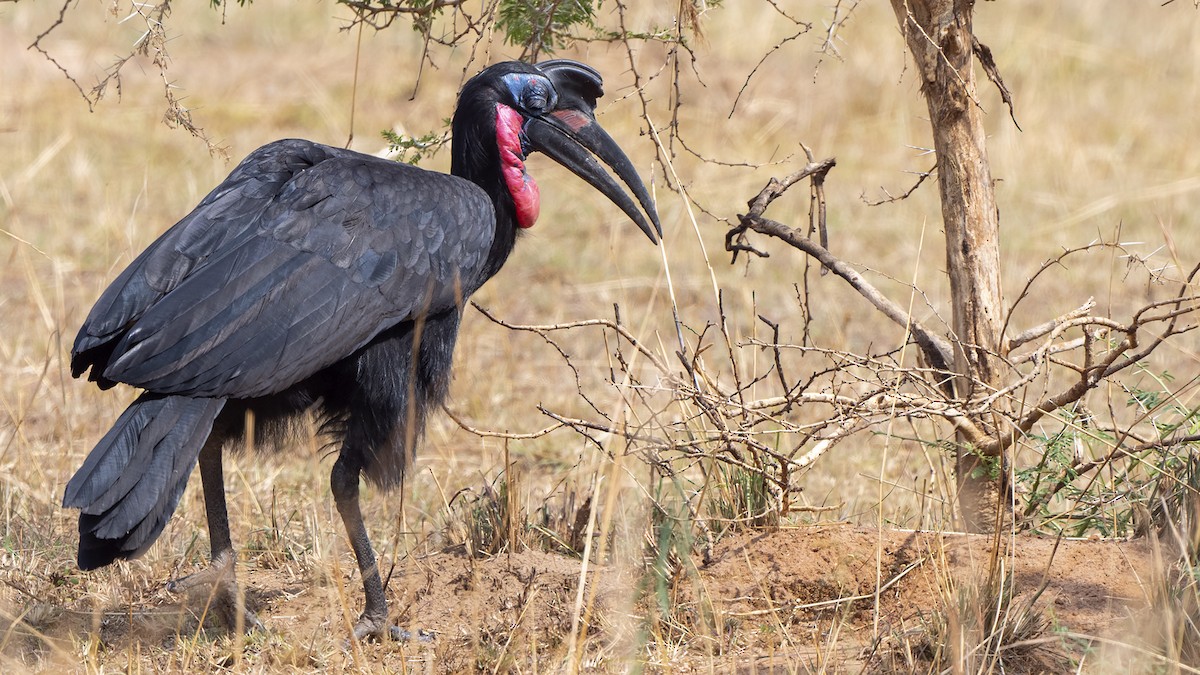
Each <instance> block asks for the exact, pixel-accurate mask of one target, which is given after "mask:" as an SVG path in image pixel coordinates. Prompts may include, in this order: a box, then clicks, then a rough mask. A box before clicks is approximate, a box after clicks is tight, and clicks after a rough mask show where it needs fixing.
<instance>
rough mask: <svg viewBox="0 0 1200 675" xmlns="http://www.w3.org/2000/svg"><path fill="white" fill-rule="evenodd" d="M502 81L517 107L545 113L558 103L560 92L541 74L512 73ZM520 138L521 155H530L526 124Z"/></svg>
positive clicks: (527, 110) (536, 112)
mask: <svg viewBox="0 0 1200 675" xmlns="http://www.w3.org/2000/svg"><path fill="white" fill-rule="evenodd" d="M502 81H503V82H504V86H506V87H508V93H509V94H511V95H512V98H513V101H515V102H516V104H517V107H518V108H520V109H521V110H522V111H524V112H529V113H534V114H538V113H543V112H546V111H547V110H553V109H554V106H555V105H556V104H557V103H558V93H557V92H555V91H554V86H553V85H551V84H550V80H548V79H546V78H545V77H542V76H541V75H533V74H530V73H511V74H509V75H505V76H504V77H503V78H502ZM518 138H519V139H520V141H521V155H522V156H523V157H528V156H529V152H530V148H529V139H528V138H526V137H525V129H524V125H522V129H521V133H520V135H519V136H518Z"/></svg>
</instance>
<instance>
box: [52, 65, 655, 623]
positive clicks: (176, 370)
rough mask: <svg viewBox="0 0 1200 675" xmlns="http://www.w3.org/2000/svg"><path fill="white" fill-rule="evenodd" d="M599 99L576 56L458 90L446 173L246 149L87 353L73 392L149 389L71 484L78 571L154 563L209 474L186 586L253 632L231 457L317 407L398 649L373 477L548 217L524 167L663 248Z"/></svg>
mask: <svg viewBox="0 0 1200 675" xmlns="http://www.w3.org/2000/svg"><path fill="white" fill-rule="evenodd" d="M602 94H603V90H602V81H601V78H600V75H599V74H598V73H597V72H596V71H595V70H593V69H592V68H590V67H588V66H586V65H584V64H581V63H577V62H573V61H567V60H553V61H546V62H543V63H540V64H538V65H536V66H534V65H528V64H524V63H518V62H509V63H501V64H497V65H494V66H491V67H489V68H487V69H486V70H484V71H483V72H481V73H480V74H478V75H476V76H475V77H473V78H471V79H470V80H469V81H468V82H467V83H466V85H464V87H463V90H462V92H461V95H460V97H459V101H458V107H457V109H456V111H455V113H454V119H453V123H452V133H453V139H452V142H451V147H452V150H451V153H452V160H451V162H452V163H451V174H452V175H445V174H440V173H433V172H430V171H426V170H423V169H419V168H416V167H412V166H408V165H405V164H400V163H397V162H393V161H389V160H384V159H380V158H376V157H372V156H370V155H364V154H359V153H357V152H351V151H349V150H344V149H340V148H334V147H329V146H325V145H319V144H317V143H312V142H308V141H301V140H285V141H278V142H276V143H271V144H269V145H266V146H263V147H261V148H259V149H258V150H255V151H254V152H253V153H251V154H250V156H249V157H247V158H246V159H245V160H244V161H243V162H242V163H241V164H240V165H238V167H237V168H236V169H234V171H233V173H231V174H230V175H229V177H228V178H226V179H225V181H224V182H222V183H221V184H220V185H218V186H217V188H216V189H215V190H213V191H212V192H211V193H210V194H209V195H208V196H207V197H205V198H204V200H203V201H202V202H200V205H199V206H197V207H196V208H195V210H193V211H192V212H191V213H190V214H188V215H187V216H186V217H185V218H184V219H183V220H181V221H179V222H178V223H177V224H175V226H174V227H172V228H171V229H169V230H167V232H166V233H165V234H163V235H162V236H161V237H160V238H159V239H158V240H157V241H155V242H154V243H153V244H151V245H150V247H149V248H148V249H146V251H145V252H143V253H142V254H141V255H140V256H138V257H137V259H136V260H134V261H133V263H132V264H131V265H129V267H128V268H127V269H125V270H124V271H123V272H122V273H121V274H120V276H118V277H117V279H116V280H115V281H114V282H113V283H112V285H111V286H109V287H108V289H107V290H106V291H105V292H104V294H103V295H102V296H101V297H100V299H99V300H98V301H97V303H96V306H95V307H93V308H92V311H91V313H90V314H89V315H88V318H87V320H86V322H85V323H84V324H83V327H82V328H81V329H80V331H79V335H78V337H77V338H76V340H75V345H74V348H73V350H72V358H71V370H72V373H73V374H74V375H75V376H76V377H78V376H80V375H82V374H83V373H84V372H85V371H88V370H89V369H90V371H91V373H90V376H89V377H90V379H91V380H93V381H95V382H96V383H97V384H98V385H99V386H100V387H101V388H105V389H106V388H108V387H111V386H113V385H114V384H115V383H117V382H123V383H125V384H129V385H132V386H134V387H138V388H140V389H143V390H145V391H144V393H143V394H142V395H141V396H140V397H139V398H138V399H137V400H135V401H134V402H133V404H131V405H130V406H129V408H128V409H126V410H125V412H124V413H123V414H122V415H121V416H120V417H119V418H118V419H117V421H116V423H115V424H114V425H113V427H112V429H111V430H110V431H109V432H108V433H107V434H106V435H105V436H104V437H103V438H102V439H101V440H100V442H99V443H97V445H96V447H95V449H93V450H92V452H91V454H90V455H88V457H87V459H86V460H85V461H84V463H83V466H82V467H80V469H79V471H78V472H77V473H76V474H75V476H74V477H73V478H72V479H71V481H70V483H69V484H68V485H67V488H66V494H65V496H64V498H63V505H64V506H66V507H74V508H78V509H80V510H81V513H80V516H79V566H80V567H81V568H83V569H93V568H97V567H101V566H103V565H107V564H109V563H111V562H113V561H114V560H117V559H120V558H134V557H137V556H138V555H140V554H142V553H143V552H145V551H146V549H147V548H149V546H150V545H151V544H153V543H154V541H155V539H157V538H158V536H159V534H160V533H161V532H162V530H163V527H164V526H165V525H166V522H167V520H168V519H169V518H170V517H171V514H172V513H173V512H174V510H175V507H176V505H177V504H178V502H179V499H180V496H181V495H182V494H183V491H184V487H185V486H186V484H187V481H188V476H189V475H190V474H191V472H192V468H193V467H194V466H195V465H196V464H197V461H198V463H199V465H200V479H201V481H202V483H203V488H204V502H205V508H206V510H207V515H208V528H209V537H210V543H211V547H212V564H211V565H210V566H209V567H208V568H207V569H206V570H204V571H202V572H198V573H196V574H193V575H191V576H190V577H184V578H183V579H181V580H178V581H176V582H173V584H174V585H175V587H176V588H183V587H188V586H195V585H197V584H203V585H205V586H208V585H211V587H212V588H213V595H214V597H215V600H216V605H215V606H216V607H217V608H218V609H219V611H220V612H221V613H223V614H224V615H225V618H226V620H227V622H228V623H229V624H230V625H231V626H233V625H237V624H239V623H240V624H243V625H246V626H257V625H259V624H258V622H257V619H256V618H255V617H254V615H253V614H252V613H250V612H248V611H246V610H245V609H244V608H243V607H242V605H241V603H239V602H237V595H236V593H237V587H236V584H235V582H234V574H233V568H234V559H235V555H234V552H233V544H232V541H231V539H230V533H229V519H228V514H227V512H226V507H225V493H224V481H223V477H222V466H221V455H222V451H223V450H224V448H225V447H226V446H227V445H232V444H235V443H237V442H239V441H241V440H243V439H244V437H245V436H246V435H247V433H248V430H247V429H246V426H247V425H246V421H245V420H246V419H247V417H248V415H247V413H248V412H250V413H253V416H252V418H253V419H254V420H255V423H254V430H255V431H254V435H255V437H256V439H257V440H256V445H257V444H258V443H260V442H261V439H262V438H263V437H264V436H266V437H271V436H273V435H277V432H281V431H282V430H283V429H285V427H287V426H288V421H289V420H292V419H294V418H295V416H296V415H297V414H299V413H302V412H304V411H307V410H310V409H312V410H314V411H315V412H316V413H317V414H318V415H319V417H320V418H321V419H323V420H324V422H325V425H324V427H323V428H324V429H325V430H326V431H327V432H328V433H331V434H334V438H333V441H334V442H335V444H337V447H338V449H339V452H338V456H337V460H336V461H335V462H334V465H333V470H332V472H331V476H330V485H331V488H332V492H333V497H334V500H335V501H336V503H337V507H338V511H339V513H340V514H341V516H342V520H343V522H344V523H345V526H346V530H347V533H348V535H349V539H350V543H351V545H352V547H353V549H354V554H355V556H356V557H357V559H358V567H359V570H360V571H361V573H362V578H363V589H364V592H365V594H366V601H365V606H364V610H363V613H362V616H361V618H360V619H359V621H358V623H357V625H356V626H355V627H354V637H355V638H359V639H361V638H365V637H384V636H388V635H391V636H393V637H398V636H399V635H400V631H399V629H397V628H395V627H394V626H389V622H388V620H387V619H388V617H387V600H386V599H385V597H384V589H383V584H382V582H381V580H380V576H379V572H378V569H377V566H376V563H375V555H374V552H373V550H372V548H371V543H370V540H369V539H368V537H367V531H366V528H365V526H364V523H363V518H362V513H361V512H360V510H359V498H358V494H359V479H360V476H365V477H366V478H367V479H369V480H371V481H372V482H374V483H376V484H378V485H380V486H383V487H392V486H396V485H398V484H399V483H401V481H402V480H403V479H404V473H405V469H406V467H407V466H408V463H409V460H410V457H411V455H412V452H413V449H414V446H415V444H416V443H417V441H418V440H419V438H420V436H421V434H422V429H423V423H424V419H425V415H426V414H427V413H428V412H429V410H430V409H431V408H434V407H436V406H437V405H439V404H440V403H441V401H442V399H443V397H444V396H445V395H446V390H447V387H448V384H449V379H450V362H451V355H452V352H453V351H454V342H455V338H456V336H457V334H458V326H459V321H460V319H461V318H462V309H463V303H464V300H465V299H466V298H467V297H468V296H470V295H471V294H472V293H473V292H475V291H476V290H477V289H478V288H479V287H480V286H482V285H483V283H484V282H485V281H487V280H488V279H489V278H491V277H492V276H493V275H494V274H495V273H496V272H497V271H498V270H499V269H500V267H501V265H503V264H504V261H505V259H506V258H508V255H509V253H510V252H511V251H512V248H513V244H514V243H515V241H516V238H517V232H518V228H525V227H529V226H531V225H533V222H534V220H535V219H536V218H537V215H538V206H539V193H538V188H537V185H536V184H535V183H534V181H533V179H532V178H530V176H529V174H528V173H526V171H525V162H524V160H525V157H526V155H528V154H529V153H530V152H533V151H541V152H543V153H545V154H547V155H549V156H550V157H552V158H553V159H555V160H557V161H558V162H559V163H561V164H563V165H564V166H566V167H567V168H569V169H570V170H571V171H573V172H574V173H575V174H577V175H579V176H580V177H582V178H583V179H584V180H586V181H587V182H588V183H590V184H591V185H593V186H595V187H596V188H597V189H599V190H600V191H601V192H603V193H604V194H605V195H607V196H608V197H609V199H611V200H612V201H613V202H614V203H615V204H616V205H617V206H619V207H620V208H621V210H622V211H624V212H625V213H626V214H627V215H628V216H629V218H630V219H632V220H633V222H634V223H636V224H637V225H638V227H640V228H641V229H642V231H643V232H645V233H646V235H647V236H648V237H649V238H650V239H651V241H654V242H657V241H658V238H659V236H660V235H661V228H660V226H659V223H658V216H657V214H656V212H655V210H654V206H653V205H652V204H651V201H650V197H649V195H648V194H647V192H646V188H645V187H644V185H643V184H642V182H641V179H640V178H639V177H638V175H637V172H636V171H635V169H634V168H633V165H632V164H631V163H630V161H629V159H628V158H627V157H626V156H625V154H624V153H623V152H622V151H621V149H620V148H619V147H618V146H617V144H616V143H615V142H614V141H613V140H612V138H611V137H610V136H609V135H608V134H607V133H606V132H605V131H604V130H603V129H602V128H601V127H600V126H599V125H598V124H597V122H596V120H595V117H594V110H595V106H596V100H597V99H598V98H599V97H600V96H601V95H602ZM593 155H594V156H593ZM597 157H598V158H599V159H600V160H603V161H604V162H605V163H606V164H607V165H608V166H609V167H610V168H611V169H612V170H613V171H614V172H615V173H616V174H617V176H619V177H620V178H621V179H622V180H623V181H624V183H625V184H626V185H627V186H628V187H629V188H630V190H631V191H632V192H633V195H634V196H635V197H636V199H637V203H640V205H641V209H642V210H643V211H644V213H643V211H639V209H638V205H637V204H635V202H634V200H633V199H632V198H631V197H630V196H629V195H628V194H626V192H625V191H624V190H623V189H622V188H621V187H620V186H619V185H618V183H617V182H616V181H615V180H614V179H613V178H612V177H611V175H610V174H609V173H608V172H607V171H606V170H605V169H604V168H603V167H602V166H601V165H600V163H599V162H597V161H596V158H597Z"/></svg>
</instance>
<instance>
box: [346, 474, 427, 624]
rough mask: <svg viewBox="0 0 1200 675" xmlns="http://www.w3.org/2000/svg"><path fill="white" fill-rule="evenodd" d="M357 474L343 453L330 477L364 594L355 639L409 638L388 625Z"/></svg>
mask: <svg viewBox="0 0 1200 675" xmlns="http://www.w3.org/2000/svg"><path fill="white" fill-rule="evenodd" d="M360 473H361V469H360V467H359V466H358V465H357V464H356V463H354V462H352V460H350V459H348V458H347V456H346V453H345V452H343V453H342V454H341V455H340V456H339V457H338V459H337V461H336V462H334V464H333V471H332V472H331V473H330V476H329V487H330V489H331V491H332V492H333V500H334V502H335V503H337V509H338V513H340V514H341V516H342V523H344V524H345V526H346V534H347V536H349V537H350V546H351V547H352V548H353V549H354V557H355V559H356V560H357V561H358V571H359V573H360V574H362V580H363V594H364V595H365V596H366V606H365V607H364V608H363V613H362V616H360V617H359V618H358V623H356V624H354V639H355V640H362V639H364V638H377V639H382V638H385V637H390V638H391V639H393V640H404V639H407V638H408V637H409V636H408V631H404V630H401V629H400V628H399V627H397V626H392V625H389V624H388V616H387V597H386V596H385V595H384V593H383V580H382V579H380V577H379V566H378V565H376V564H375V551H374V549H372V548H371V539H370V538H369V537H368V536H367V527H366V524H365V523H363V517H362V510H361V509H359V506H358V477H359V474H360Z"/></svg>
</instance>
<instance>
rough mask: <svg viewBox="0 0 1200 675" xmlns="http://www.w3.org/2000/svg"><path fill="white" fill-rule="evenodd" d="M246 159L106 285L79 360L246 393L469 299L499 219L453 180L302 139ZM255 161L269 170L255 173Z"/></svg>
mask: <svg viewBox="0 0 1200 675" xmlns="http://www.w3.org/2000/svg"><path fill="white" fill-rule="evenodd" d="M282 143H283V145H280V144H272V145H270V146H265V147H264V148H261V149H260V150H258V151H256V152H255V153H254V154H252V155H251V156H250V157H248V158H247V159H246V160H245V161H244V162H243V163H242V164H241V165H240V166H239V167H238V168H237V169H236V170H235V171H234V173H233V174H231V175H230V177H229V178H228V179H227V180H226V181H225V182H224V183H222V184H221V185H220V186H218V187H217V189H216V190H214V191H213V192H212V194H210V195H209V196H208V197H206V198H205V200H204V201H203V202H201V204H200V205H199V206H198V207H197V208H196V209H195V211H193V212H192V213H191V214H190V215H189V216H188V217H186V218H185V219H184V220H182V221H180V222H179V223H178V224H177V225H176V226H175V227H173V228H172V229H171V230H170V231H168V232H167V233H166V234H165V235H163V237H162V238H160V239H159V240H158V241H157V242H155V243H154V244H153V245H152V246H151V247H150V248H149V249H148V250H147V251H146V252H145V253H143V254H142V255H141V256H139V257H138V259H137V260H135V261H134V263H133V264H132V265H130V269H127V270H126V271H125V272H123V273H122V274H121V276H120V277H118V279H117V280H116V281H115V282H114V283H113V287H111V288H110V289H109V290H108V291H106V292H105V293H104V295H103V296H102V297H101V299H100V301H99V302H98V303H97V305H96V308H94V309H93V310H92V313H91V315H90V316H89V317H88V320H87V322H86V323H85V324H84V326H83V328H82V329H81V330H80V336H79V338H78V339H77V340H76V347H75V350H74V358H73V361H72V366H73V370H75V371H76V373H77V374H78V373H79V372H82V370H84V369H86V368H87V367H88V366H89V365H91V366H92V368H93V379H96V374H95V371H96V370H97V369H99V370H101V371H102V372H101V374H100V378H101V379H102V380H108V381H115V382H125V383H127V384H131V385H134V386H137V387H140V388H143V389H147V390H149V391H153V392H158V393H164V394H165V393H169V394H186V395H191V396H211V397H229V398H249V397H255V396H263V395H266V394H270V393H274V392H277V391H280V390H282V389H285V388H287V387H288V386H291V385H293V384H295V383H297V382H299V381H300V380H303V379H304V378H306V377H308V376H309V375H312V374H313V373H316V372H317V371H319V370H321V369H322V368H325V367H327V366H329V365H331V364H333V363H335V362H336V361H338V360H340V359H343V358H345V357H347V356H349V355H350V354H352V353H353V352H354V351H355V350H356V349H358V348H359V347H361V346H363V345H364V344H366V343H367V342H368V341H369V340H370V339H371V338H372V337H374V336H375V335H376V334H378V333H379V332H380V331H382V330H384V329H385V328H388V327H390V326H392V325H395V324H397V323H399V322H401V321H405V320H409V319H413V318H416V317H418V316H420V315H421V314H422V313H424V312H436V311H440V310H444V309H446V308H449V307H453V306H454V305H455V304H456V303H461V302H462V299H463V297H465V295H466V294H469V293H470V292H471V291H473V290H474V288H475V286H476V285H477V284H478V276H479V270H480V269H482V267H483V265H484V263H485V260H486V258H487V254H488V251H489V248H490V246H491V241H492V237H493V235H494V229H495V225H494V222H495V216H494V213H493V211H492V206H491V202H490V201H489V200H488V198H487V197H486V195H485V194H484V192H483V191H482V190H480V189H479V188H477V187H475V186H474V185H472V184H470V183H468V182H467V181H463V180H461V179H458V178H454V177H452V176H447V175H444V174H437V173H432V172H428V171H424V170H421V169H417V168H415V167H410V166H407V165H403V164H398V163H395V162H390V161H387V160H382V159H378V158H375V157H371V156H369V155H361V154H358V153H352V152H349V151H345V150H340V149H337V148H330V147H327V146H320V145H317V144H313V143H308V142H304V141H286V142H282ZM256 167H257V168H256Z"/></svg>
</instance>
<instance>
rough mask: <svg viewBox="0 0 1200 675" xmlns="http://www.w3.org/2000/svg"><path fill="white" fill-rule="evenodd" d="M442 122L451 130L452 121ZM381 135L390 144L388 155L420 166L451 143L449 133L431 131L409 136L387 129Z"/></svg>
mask: <svg viewBox="0 0 1200 675" xmlns="http://www.w3.org/2000/svg"><path fill="white" fill-rule="evenodd" d="M442 121H443V122H444V123H445V125H446V127H447V128H449V126H450V120H448V119H447V120H442ZM381 133H382V135H383V139H384V140H385V141H387V143H388V154H389V155H391V156H392V157H394V158H395V159H396V161H399V162H404V163H405V164H414V165H415V164H420V163H421V160H423V159H425V158H426V157H432V156H434V155H436V154H437V153H438V151H439V150H441V149H442V147H444V146H445V145H446V144H447V143H449V142H450V132H449V131H442V132H440V133H439V132H435V131H431V132H429V133H427V134H425V135H423V136H409V135H408V134H405V133H401V132H398V131H392V130H391V129H385V130H384V131H382V132H381Z"/></svg>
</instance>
